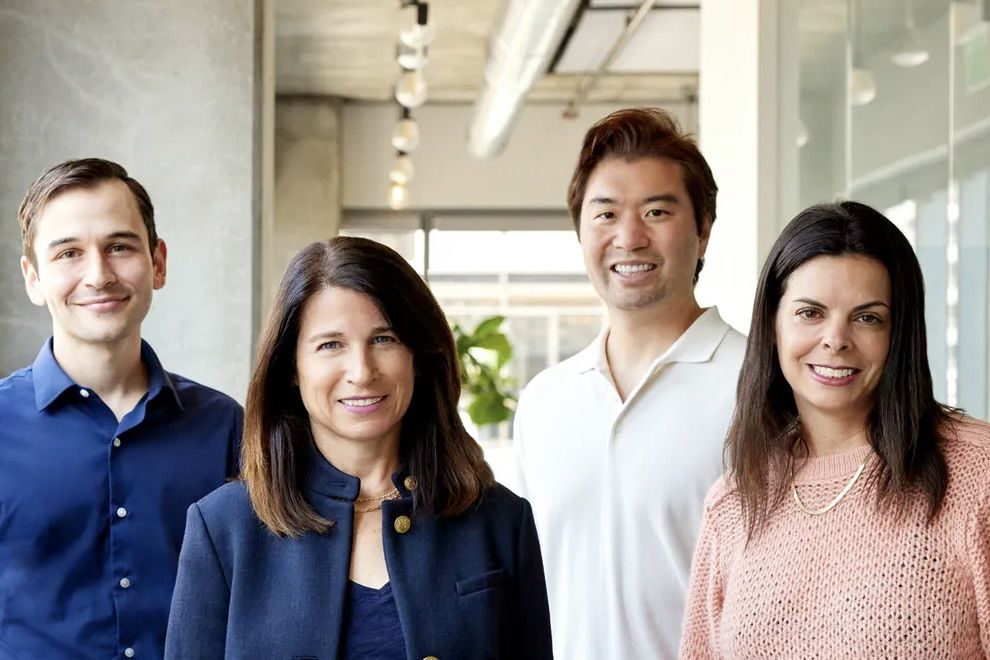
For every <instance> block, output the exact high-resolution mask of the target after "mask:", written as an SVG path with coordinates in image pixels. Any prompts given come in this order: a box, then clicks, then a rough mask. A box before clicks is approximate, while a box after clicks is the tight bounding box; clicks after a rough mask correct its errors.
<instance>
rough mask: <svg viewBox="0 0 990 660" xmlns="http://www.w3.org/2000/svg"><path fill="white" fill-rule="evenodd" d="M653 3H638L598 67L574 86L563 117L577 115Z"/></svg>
mask: <svg viewBox="0 0 990 660" xmlns="http://www.w3.org/2000/svg"><path fill="white" fill-rule="evenodd" d="M655 3H656V0H643V2H642V3H640V5H639V8H638V9H637V10H636V13H635V14H633V16H632V18H630V19H629V22H628V23H626V27H625V28H624V29H623V30H622V32H621V33H620V34H619V37H618V38H617V39H616V40H615V43H613V44H612V47H611V48H609V50H608V53H607V54H606V55H605V59H603V60H602V61H601V64H599V65H598V68H597V69H596V70H595V71H594V72H592V73H588V74H585V75H584V76H582V77H581V80H580V81H579V82H578V84H577V87H575V88H574V95H573V96H572V97H571V99H570V100H569V101H568V102H567V106H566V108H565V109H564V116H565V117H577V107H578V106H579V105H581V103H583V102H584V99H585V97H586V96H587V95H588V92H589V91H590V90H591V88H592V87H594V85H595V83H597V82H598V79H599V78H601V77H602V75H603V74H604V73H605V72H606V71H608V68H609V67H610V66H612V62H614V61H615V58H616V57H618V55H619V53H621V52H622V49H623V48H625V47H626V44H627V43H628V42H629V39H630V38H631V37H632V36H633V34H634V33H635V32H636V30H638V29H639V26H640V25H642V24H643V20H644V19H645V18H646V16H647V14H649V13H650V10H651V9H653V5H654V4H655Z"/></svg>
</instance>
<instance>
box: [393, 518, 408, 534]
mask: <svg viewBox="0 0 990 660" xmlns="http://www.w3.org/2000/svg"><path fill="white" fill-rule="evenodd" d="M392 526H393V527H395V531H397V532H398V533H399V534H405V533H406V532H408V531H409V528H410V527H412V521H411V520H409V516H399V517H398V518H396V519H395V522H394V523H392Z"/></svg>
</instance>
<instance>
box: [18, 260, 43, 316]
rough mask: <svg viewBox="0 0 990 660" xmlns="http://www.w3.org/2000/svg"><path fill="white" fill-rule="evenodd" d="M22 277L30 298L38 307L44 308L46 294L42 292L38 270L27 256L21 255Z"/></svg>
mask: <svg viewBox="0 0 990 660" xmlns="http://www.w3.org/2000/svg"><path fill="white" fill-rule="evenodd" d="M21 275H23V276H24V289H25V290H26V291H27V294H28V298H30V299H31V302H32V303H34V304H35V305H37V306H38V307H44V306H45V294H44V293H43V292H42V290H41V279H40V278H39V277H38V269H37V268H36V267H35V265H34V264H33V263H31V260H30V259H28V258H27V256H26V255H21Z"/></svg>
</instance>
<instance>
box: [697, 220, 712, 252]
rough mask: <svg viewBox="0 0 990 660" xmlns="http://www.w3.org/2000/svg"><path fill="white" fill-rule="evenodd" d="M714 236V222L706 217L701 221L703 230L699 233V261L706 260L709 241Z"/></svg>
mask: <svg viewBox="0 0 990 660" xmlns="http://www.w3.org/2000/svg"><path fill="white" fill-rule="evenodd" d="M711 236H712V220H711V218H709V217H708V216H705V217H704V218H702V220H701V229H700V231H699V232H698V259H704V258H705V251H706V250H707V249H708V239H709V238H711Z"/></svg>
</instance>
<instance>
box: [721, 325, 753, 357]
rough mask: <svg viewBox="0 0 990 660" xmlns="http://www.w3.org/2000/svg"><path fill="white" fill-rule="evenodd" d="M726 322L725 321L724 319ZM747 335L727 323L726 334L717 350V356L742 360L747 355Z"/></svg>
mask: <svg viewBox="0 0 990 660" xmlns="http://www.w3.org/2000/svg"><path fill="white" fill-rule="evenodd" d="M722 323H725V321H722ZM746 342H747V339H746V335H744V334H742V333H741V332H739V331H738V330H736V329H735V328H733V327H732V326H731V325H729V324H728V323H725V336H723V337H722V341H721V342H720V343H719V345H718V348H717V349H716V351H715V354H716V356H718V357H719V358H723V359H729V360H733V361H738V362H740V363H741V362H742V359H743V357H744V356H745V355H746Z"/></svg>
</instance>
